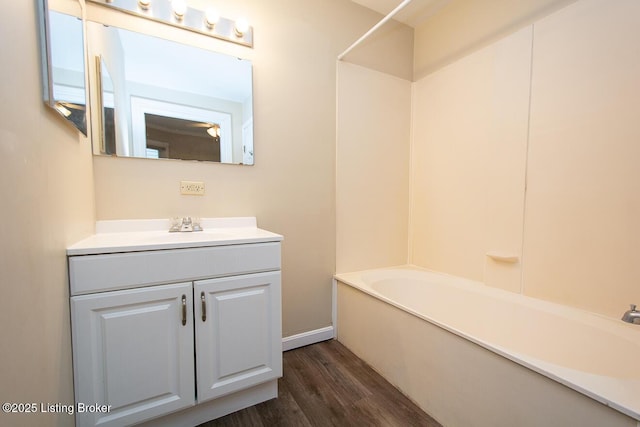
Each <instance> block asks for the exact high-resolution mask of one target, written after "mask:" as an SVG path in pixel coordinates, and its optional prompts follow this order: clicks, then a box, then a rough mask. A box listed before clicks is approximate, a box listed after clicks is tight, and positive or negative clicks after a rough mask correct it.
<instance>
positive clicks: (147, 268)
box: [69, 242, 280, 296]
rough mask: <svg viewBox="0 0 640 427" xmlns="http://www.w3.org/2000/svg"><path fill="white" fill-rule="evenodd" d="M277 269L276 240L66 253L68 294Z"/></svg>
mask: <svg viewBox="0 0 640 427" xmlns="http://www.w3.org/2000/svg"><path fill="white" fill-rule="evenodd" d="M279 269H280V242H268V243H254V244H247V245H227V246H210V247H204V248H188V249H169V250H157V251H143V252H128V253H116V254H105V255H81V256H71V257H69V282H70V287H71V295H72V296H73V295H82V294H90V293H94V292H102V291H110V290H116V289H127V288H133V287H137V286H148V285H154V284H160V283H171V282H178V281H185V280H198V279H203V278H212V277H220V276H229V275H236V274H243V273H257V272H261V271H271V270H279Z"/></svg>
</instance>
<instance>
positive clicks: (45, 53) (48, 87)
mask: <svg viewBox="0 0 640 427" xmlns="http://www.w3.org/2000/svg"><path fill="white" fill-rule="evenodd" d="M37 9H38V21H39V33H40V69H41V77H42V79H41V80H42V98H43V100H44V103H45V104H46V105H47V106H48V107H50V108H51V109H53V110H54V111H55V112H56V113H58V114H59V115H60V117H62V118H63V119H64V120H65V122H66V123H68V124H70V125H71V126H73V127H74V128H76V129H77V130H78V131H80V132H81V133H82V134H83V135H84V136H88V134H87V127H88V126H87V122H88V120H87V118H88V114H87V107H88V105H89V102H88V89H87V85H86V81H87V79H86V72H87V65H86V52H85V49H84V40H86V34H85V31H84V20H83V19H82V18H81V17H78V19H79V20H80V22H81V23H82V38H83V41H82V43H83V46H82V58H83V64H82V68H83V86H82V88H83V92H84V106H85V108H84V114H83V120H82V125H78V124H77V123H75V122H73V121H71V120H70V119H68V118H67V115H65V114H64V112H63V110H62V109H61V106H60V102H59V100H56V99H55V96H54V82H53V59H52V55H51V51H52V45H51V20H50V18H49V13H50V12H52V11H51V10H50V9H49V2H48V0H37ZM53 12H56V13H60V14H63V15H64V13H63V12H57V11H53ZM69 16H71V15H69Z"/></svg>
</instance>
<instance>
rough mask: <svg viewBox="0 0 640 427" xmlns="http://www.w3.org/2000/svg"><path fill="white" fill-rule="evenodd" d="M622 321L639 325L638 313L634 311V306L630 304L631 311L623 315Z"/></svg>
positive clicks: (639, 312) (639, 314)
mask: <svg viewBox="0 0 640 427" xmlns="http://www.w3.org/2000/svg"><path fill="white" fill-rule="evenodd" d="M622 321H624V322H627V323H633V324H636V325H640V311H638V310H636V305H635V304H631V309H630V310H627V311H626V312H625V313H624V315H623V316H622Z"/></svg>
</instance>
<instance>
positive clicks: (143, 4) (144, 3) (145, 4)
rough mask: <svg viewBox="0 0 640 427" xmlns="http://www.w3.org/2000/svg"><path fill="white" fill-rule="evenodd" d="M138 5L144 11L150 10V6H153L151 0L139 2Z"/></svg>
mask: <svg viewBox="0 0 640 427" xmlns="http://www.w3.org/2000/svg"><path fill="white" fill-rule="evenodd" d="M138 5H139V6H140V7H141V8H142V9H144V10H147V9H149V6H150V5H151V0H138Z"/></svg>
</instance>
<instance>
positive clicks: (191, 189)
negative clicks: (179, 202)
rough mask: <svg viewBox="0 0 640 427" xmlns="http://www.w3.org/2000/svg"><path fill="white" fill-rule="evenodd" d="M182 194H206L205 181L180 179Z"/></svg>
mask: <svg viewBox="0 0 640 427" xmlns="http://www.w3.org/2000/svg"><path fill="white" fill-rule="evenodd" d="M180 194H184V195H188V196H202V195H203V194H204V182H202V181H180Z"/></svg>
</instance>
